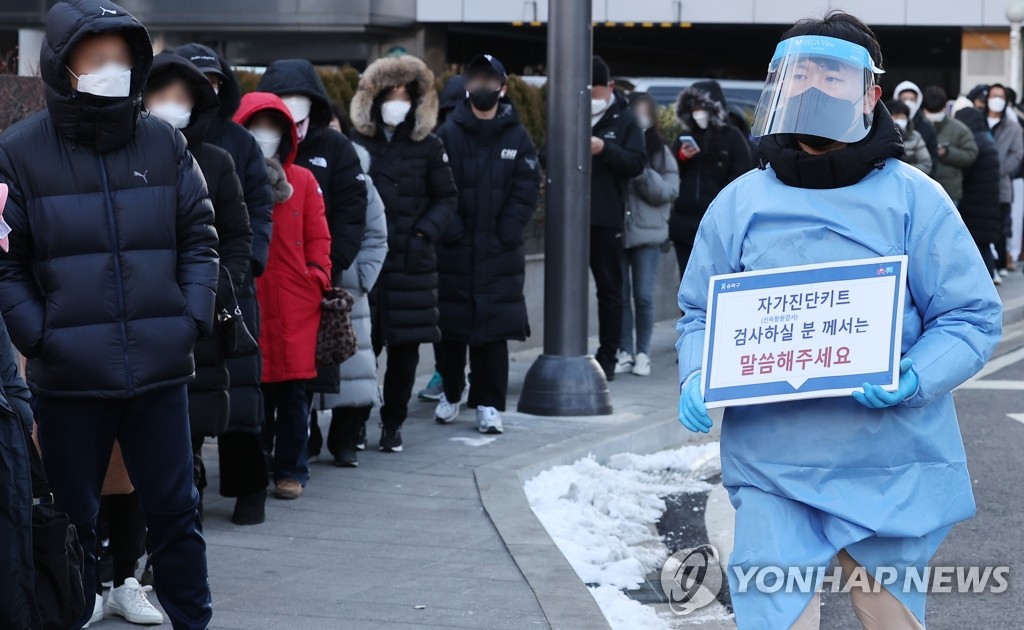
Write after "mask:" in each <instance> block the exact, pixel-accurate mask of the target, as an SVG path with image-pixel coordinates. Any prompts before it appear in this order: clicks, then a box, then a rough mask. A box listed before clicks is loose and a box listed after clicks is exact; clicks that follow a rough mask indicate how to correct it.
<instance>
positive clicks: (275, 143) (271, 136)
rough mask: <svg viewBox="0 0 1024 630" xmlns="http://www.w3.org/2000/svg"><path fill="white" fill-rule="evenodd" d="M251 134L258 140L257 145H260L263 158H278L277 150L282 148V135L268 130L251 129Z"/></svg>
mask: <svg viewBox="0 0 1024 630" xmlns="http://www.w3.org/2000/svg"><path fill="white" fill-rule="evenodd" d="M249 133H251V134H252V137H253V138H256V144H258V145H260V151H263V157H265V158H273V157H277V150H278V149H280V148H281V134H279V133H276V132H274V131H268V130H266V129H250V130H249Z"/></svg>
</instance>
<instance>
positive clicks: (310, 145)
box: [259, 59, 366, 271]
mask: <svg viewBox="0 0 1024 630" xmlns="http://www.w3.org/2000/svg"><path fill="white" fill-rule="evenodd" d="M259 89H260V91H261V92H270V93H272V94H276V95H278V96H281V97H284V96H288V95H291V94H299V95H302V96H306V97H308V98H309V99H310V100H311V101H312V102H313V104H312V107H311V108H310V110H309V128H308V130H307V131H306V136H305V137H304V138H303V139H302V140H301V141H300V142H299V152H298V154H297V156H296V158H295V163H296V164H297V165H299V166H302V167H304V168H307V169H309V170H310V171H312V172H313V175H315V176H316V181H317V182H319V183H320V188H321V189H322V190H323V193H324V204H325V205H326V206H327V225H328V226H330V228H331V264H332V265H334V268H335V269H337V270H338V271H341V270H343V269H348V267H349V265H351V264H352V261H353V260H355V257H356V254H358V253H359V246H360V244H362V242H363V228H364V226H365V225H366V182H365V181H364V178H363V169H362V168H360V166H359V157H358V156H357V155H356V152H355V150H353V148H352V142H351V141H350V140H349V139H348V138H346V137H345V136H343V135H341V133H339V132H338V131H335V130H334V129H331V128H330V124H331V116H332V114H331V101H330V99H329V98H328V97H327V90H326V88H324V84H323V81H321V80H320V77H319V76H318V75H317V73H316V68H314V67H313V64H311V63H310V62H308V61H306V60H305V59H285V60H282V61H275V62H274V63H272V64H270V66H268V67H267V71H266V73H265V74H264V75H263V78H262V79H260V87H259Z"/></svg>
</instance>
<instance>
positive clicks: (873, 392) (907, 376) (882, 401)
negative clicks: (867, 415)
mask: <svg viewBox="0 0 1024 630" xmlns="http://www.w3.org/2000/svg"><path fill="white" fill-rule="evenodd" d="M913 368H914V360H913V359H903V360H902V361H900V382H899V389H897V390H896V391H894V392H887V391H885V390H884V389H882V388H881V387H879V386H878V385H870V384H868V383H864V391H863V392H859V391H858V392H853V399H854V400H856V401H857V402H859V403H860V404H862V405H864V406H865V407H867V408H869V409H885V408H886V407H892V406H893V405H898V404H900V403H901V402H903V401H904V400H906V399H908V398H910V397H911V396H913V395H914V394H916V393H917V385H918V380H917V372H915V371H914V369H913Z"/></svg>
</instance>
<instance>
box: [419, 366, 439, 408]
mask: <svg viewBox="0 0 1024 630" xmlns="http://www.w3.org/2000/svg"><path fill="white" fill-rule="evenodd" d="M443 394H444V381H442V380H441V375H440V374H439V373H438V372H434V376H432V377H431V378H430V382H429V383H427V386H426V387H424V388H423V389H421V390H420V391H419V393H418V394H416V396H417V398H419V399H420V400H435V401H436V400H441V396H442V395H443Z"/></svg>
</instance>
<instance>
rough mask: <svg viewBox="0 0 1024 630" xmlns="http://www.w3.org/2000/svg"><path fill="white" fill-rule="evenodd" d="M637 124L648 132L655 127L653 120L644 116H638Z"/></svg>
mask: <svg viewBox="0 0 1024 630" xmlns="http://www.w3.org/2000/svg"><path fill="white" fill-rule="evenodd" d="M636 124H637V126H638V127H640V128H641V129H643V130H644V131H647V130H648V129H650V128H651V127H652V126H653V124H652V123H651V119H650V118H648V117H647V116H644V115H638V116H637V117H636Z"/></svg>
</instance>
